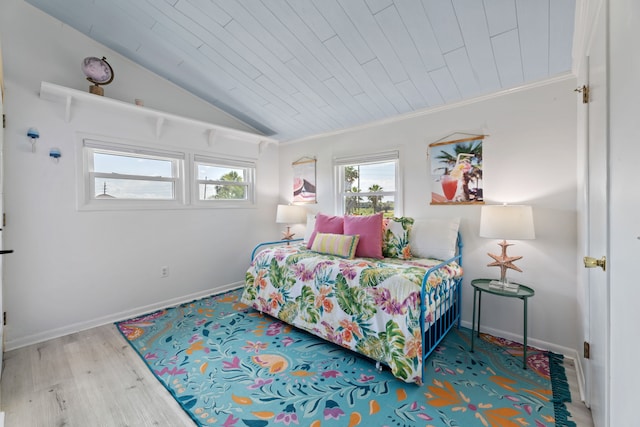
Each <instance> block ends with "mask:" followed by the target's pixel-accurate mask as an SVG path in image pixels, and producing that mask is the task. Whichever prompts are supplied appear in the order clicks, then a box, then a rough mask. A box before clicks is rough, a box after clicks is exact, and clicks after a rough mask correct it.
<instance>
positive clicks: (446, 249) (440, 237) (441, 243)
mask: <svg viewBox="0 0 640 427" xmlns="http://www.w3.org/2000/svg"><path fill="white" fill-rule="evenodd" d="M459 227H460V218H442V219H435V218H434V219H417V220H415V222H414V223H413V227H411V230H410V231H409V244H410V245H411V255H413V256H414V257H416V258H435V259H440V260H447V259H449V258H452V257H454V256H455V254H456V240H457V238H458V228H459Z"/></svg>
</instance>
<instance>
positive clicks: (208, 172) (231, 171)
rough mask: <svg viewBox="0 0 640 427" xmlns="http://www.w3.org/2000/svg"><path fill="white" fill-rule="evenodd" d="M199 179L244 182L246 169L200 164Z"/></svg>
mask: <svg viewBox="0 0 640 427" xmlns="http://www.w3.org/2000/svg"><path fill="white" fill-rule="evenodd" d="M198 179H200V180H210V181H234V182H243V181H245V177H244V169H242V168H230V167H224V166H213V165H202V164H199V165H198Z"/></svg>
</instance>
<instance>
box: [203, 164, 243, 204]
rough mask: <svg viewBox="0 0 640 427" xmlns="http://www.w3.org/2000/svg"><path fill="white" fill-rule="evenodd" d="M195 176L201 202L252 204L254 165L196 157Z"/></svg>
mask: <svg viewBox="0 0 640 427" xmlns="http://www.w3.org/2000/svg"><path fill="white" fill-rule="evenodd" d="M194 173H195V183H196V189H197V196H196V197H194V198H195V199H196V200H197V201H198V202H202V203H218V204H220V203H221V202H235V203H253V198H254V197H253V182H254V176H255V164H254V163H252V162H245V161H239V160H230V159H215V158H207V157H202V156H195V158H194Z"/></svg>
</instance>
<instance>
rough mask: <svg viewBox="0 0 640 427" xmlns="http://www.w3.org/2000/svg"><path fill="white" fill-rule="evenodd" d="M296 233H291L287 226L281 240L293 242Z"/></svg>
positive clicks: (289, 227)
mask: <svg viewBox="0 0 640 427" xmlns="http://www.w3.org/2000/svg"><path fill="white" fill-rule="evenodd" d="M295 235H296V233H292V232H291V226H287V230H286V231H283V232H282V240H293V236H295Z"/></svg>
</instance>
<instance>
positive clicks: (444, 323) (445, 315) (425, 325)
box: [420, 234, 462, 378]
mask: <svg viewBox="0 0 640 427" xmlns="http://www.w3.org/2000/svg"><path fill="white" fill-rule="evenodd" d="M457 253H458V255H456V256H455V257H453V258H451V259H448V260H446V261H443V262H442V263H440V264H438V265H436V266H434V267H432V268H430V269H429V270H428V271H427V273H426V274H425V275H424V279H423V280H422V290H421V295H420V296H421V298H420V330H421V331H422V378H425V369H426V366H427V363H426V362H427V358H428V357H429V356H430V355H431V353H432V352H433V350H435V349H436V347H437V346H438V344H440V341H442V340H443V339H444V337H445V336H446V335H447V333H448V332H449V330H451V328H452V327H453V326H454V325H455V326H456V327H460V314H461V310H460V306H461V302H462V277H459V278H457V279H452V280H453V283H452V284H451V285H450V286H438V287H436V288H434V289H431V290H430V291H427V290H426V289H427V284H428V283H429V276H430V275H431V274H433V273H434V272H435V271H436V270H438V269H439V268H442V267H445V266H446V265H447V264H449V263H451V262H457V263H458V264H459V265H462V239H461V238H460V235H459V234H458V241H457ZM428 305H434V306H435V312H434V313H433V319H435V320H434V321H433V322H428V321H427V319H426V313H427V312H428V310H427V307H428Z"/></svg>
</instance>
